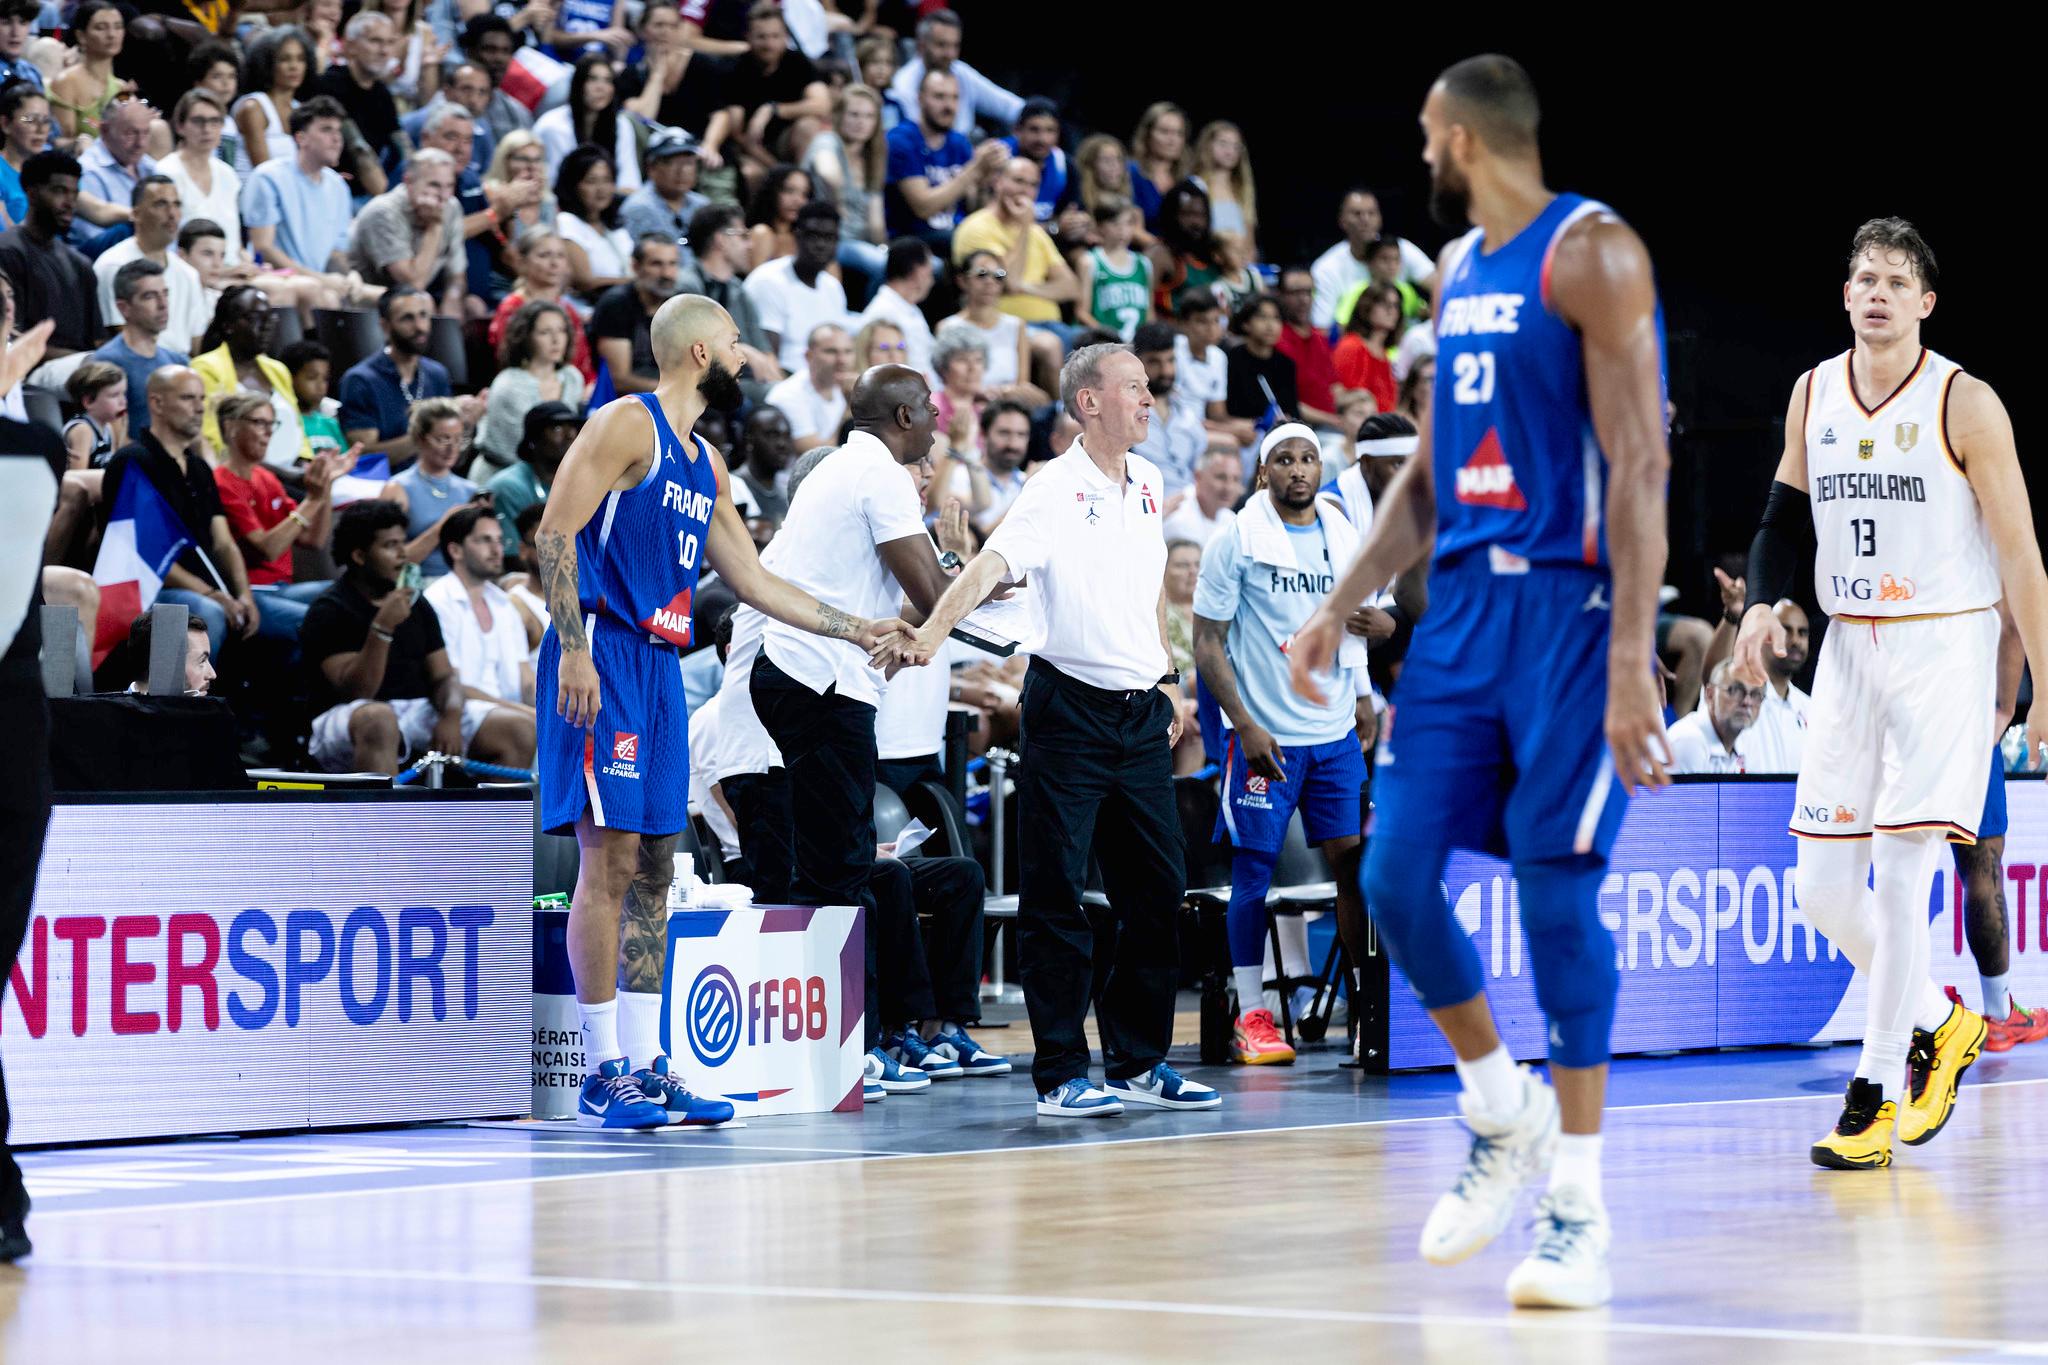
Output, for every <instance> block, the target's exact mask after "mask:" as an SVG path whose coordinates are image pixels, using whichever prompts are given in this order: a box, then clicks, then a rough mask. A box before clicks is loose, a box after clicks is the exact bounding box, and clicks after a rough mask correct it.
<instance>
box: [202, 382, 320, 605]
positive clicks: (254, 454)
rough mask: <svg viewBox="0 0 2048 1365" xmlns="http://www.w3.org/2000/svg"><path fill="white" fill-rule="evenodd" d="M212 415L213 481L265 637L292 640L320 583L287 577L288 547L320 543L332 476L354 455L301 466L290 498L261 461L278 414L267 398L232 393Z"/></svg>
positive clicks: (289, 558)
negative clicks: (298, 489) (300, 497)
mask: <svg viewBox="0 0 2048 1365" xmlns="http://www.w3.org/2000/svg"><path fill="white" fill-rule="evenodd" d="M214 420H215V422H216V423H217V424H218V425H219V427H220V432H221V436H222V446H221V461H220V463H219V464H217V465H215V466H214V470H213V483H214V487H215V489H216V490H217V491H218V492H219V494H220V505H221V511H222V513H223V514H224V515H225V516H226V517H227V519H228V529H229V530H230V531H232V532H233V533H234V537H235V544H236V545H237V546H238V547H240V549H241V552H242V561H243V563H244V564H245V565H247V567H248V574H249V587H250V590H251V591H252V592H253V593H254V595H255V599H256V603H257V606H258V607H259V608H260V609H261V612H262V621H261V632H260V633H261V634H262V635H263V636H264V637H265V638H266V639H273V640H284V641H288V642H290V643H293V644H296V643H297V642H298V638H299V623H300V622H301V621H303V620H305V619H306V608H307V606H308V605H310V604H311V603H312V602H313V601H314V599H316V598H318V597H319V596H320V595H321V594H322V593H324V592H326V591H327V583H326V582H325V581H324V580H322V581H318V582H312V583H293V582H292V547H293V546H295V545H306V546H311V547H314V548H318V549H324V548H325V547H326V545H327V535H328V531H329V530H330V529H331V527H330V524H329V523H330V518H331V516H332V514H333V511H334V506H333V501H332V494H333V488H334V480H335V479H336V478H337V477H338V476H340V475H342V474H345V473H347V472H348V469H349V467H350V466H351V465H353V464H354V463H355V461H354V459H353V458H352V457H351V456H349V455H348V454H347V453H346V452H343V451H331V452H329V453H327V454H325V455H322V456H321V457H320V458H319V459H316V460H314V461H313V462H312V463H310V464H308V465H307V466H306V467H305V471H304V478H305V484H306V500H305V501H304V502H298V501H295V500H294V499H293V498H292V497H291V495H290V494H288V493H287V492H285V487H284V485H283V484H282V483H280V482H278V478H277V475H276V474H274V473H273V472H271V471H270V470H269V469H267V468H265V467H264V463H263V460H264V454H265V452H266V451H267V450H268V449H269V447H270V436H271V432H272V431H273V429H275V427H276V426H277V415H276V414H275V413H273V412H272V411H271V408H270V400H269V399H267V398H265V397H264V396H263V395H262V394H258V393H248V392H246V391H245V392H240V393H231V394H228V395H227V396H225V397H224V398H222V399H221V400H220V401H219V403H217V404H216V405H215V411H214Z"/></svg>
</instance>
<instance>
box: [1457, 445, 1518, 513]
mask: <svg viewBox="0 0 2048 1365" xmlns="http://www.w3.org/2000/svg"><path fill="white" fill-rule="evenodd" d="M1457 496H1458V501H1459V502H1462V503H1464V504H1465V505H1466V506H1468V507H1498V508H1500V509H1502V510H1503V511H1507V512H1526V511H1527V510H1528V509H1529V503H1528V501H1527V500H1526V499H1525V498H1523V496H1522V490H1521V489H1520V488H1519V487H1517V486H1516V484H1515V468H1514V466H1513V465H1511V464H1509V463H1508V460H1507V456H1506V455H1505V454H1503V453H1502V451H1501V448H1500V434H1499V433H1498V432H1497V431H1495V430H1494V428H1492V427H1488V428H1487V429H1486V435H1484V436H1482V437H1480V438H1479V446H1478V448H1477V449H1475V450H1474V451H1473V452H1472V455H1471V458H1469V459H1467V460H1466V461H1465V463H1464V465H1463V466H1462V467H1461V468H1460V469H1459V470H1458V482H1457Z"/></svg>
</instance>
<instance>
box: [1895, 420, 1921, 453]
mask: <svg viewBox="0 0 2048 1365" xmlns="http://www.w3.org/2000/svg"><path fill="white" fill-rule="evenodd" d="M1919 440H1920V424H1919V423H1918V422H1901V423H1899V424H1898V425H1897V426H1895V427H1893V428H1892V444H1893V445H1895V446H1897V447H1898V448H1899V453H1900V454H1901V455H1903V454H1905V453H1906V452H1907V451H1909V450H1911V449H1912V448H1913V447H1914V446H1915V445H1916V444H1918V443H1919Z"/></svg>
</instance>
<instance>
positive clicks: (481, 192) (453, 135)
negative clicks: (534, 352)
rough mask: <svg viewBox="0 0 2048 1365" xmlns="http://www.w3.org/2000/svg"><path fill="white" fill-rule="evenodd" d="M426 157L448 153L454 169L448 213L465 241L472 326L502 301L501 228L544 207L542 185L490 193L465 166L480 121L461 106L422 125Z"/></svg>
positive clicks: (465, 305)
mask: <svg viewBox="0 0 2048 1365" xmlns="http://www.w3.org/2000/svg"><path fill="white" fill-rule="evenodd" d="M419 136H420V143H421V148H420V150H421V151H434V152H441V153H444V154H445V155H446V156H447V157H448V160H449V163H450V164H451V165H452V166H453V167H454V168H455V185H454V202H453V203H452V204H450V205H449V210H450V212H451V213H452V215H453V216H454V218H455V220H456V222H457V224H458V226H459V233H460V237H461V239H462V240H461V254H462V258H463V259H462V276H463V279H462V282H463V290H464V293H463V297H462V299H461V300H460V303H461V308H462V312H461V314H460V316H462V317H463V318H465V319H468V320H474V319H477V318H482V317H488V316H489V315H490V311H491V309H493V308H495V307H496V306H497V303H498V299H499V297H500V292H499V290H498V288H497V280H496V273H495V271H494V269H493V267H492V257H491V248H492V247H493V246H494V245H496V244H497V236H496V234H497V232H498V231H499V230H500V228H501V224H502V223H510V222H511V221H512V220H513V215H514V214H515V213H516V212H517V211H518V210H519V209H520V208H521V207H523V206H525V205H526V204H529V203H532V204H537V203H539V202H540V185H539V184H538V183H537V182H535V181H520V182H519V183H518V185H517V186H516V187H511V188H500V187H497V186H492V187H489V188H486V187H485V185H484V181H483V177H482V176H481V175H480V174H479V173H478V172H476V171H473V170H471V169H470V168H469V167H468V166H467V165H465V164H463V163H464V158H466V157H467V156H468V155H469V153H470V149H471V148H473V147H474V146H475V145H476V138H477V132H476V120H475V119H474V117H472V116H471V114H470V112H469V110H467V109H465V108H463V107H462V106H461V105H459V104H453V103H443V104H440V105H437V106H435V108H434V111H433V113H432V115H431V116H430V117H428V118H427V120H426V121H425V122H424V123H422V124H421V125H420V134H419Z"/></svg>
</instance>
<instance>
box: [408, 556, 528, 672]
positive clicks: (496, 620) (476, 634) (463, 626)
mask: <svg viewBox="0 0 2048 1365" xmlns="http://www.w3.org/2000/svg"><path fill="white" fill-rule="evenodd" d="M420 596H422V597H424V598H426V599H427V605H428V606H430V607H432V608H433V609H434V615H435V617H436V618H438V619H439V620H440V622H441V639H442V640H443V642H444V643H446V645H447V647H448V662H449V663H450V664H453V665H454V667H455V676H456V677H458V678H460V679H462V683H463V686H465V687H474V688H476V689H477V690H478V691H480V692H488V693H490V694H491V695H492V696H494V697H496V698H498V699H499V700H500V701H509V702H518V701H521V700H522V698H521V696H520V692H521V690H522V689H521V686H520V665H522V664H524V663H525V662H526V661H527V653H526V622H525V620H524V619H523V618H522V617H521V616H520V615H519V608H517V607H515V606H513V605H512V599H511V597H509V596H507V595H506V592H505V590H504V589H503V588H501V587H499V586H498V585H497V584H496V583H485V584H484V605H485V606H486V607H488V608H489V609H490V613H491V628H490V630H489V631H488V632H486V631H485V630H484V627H483V622H481V621H479V620H477V619H476V608H475V607H474V606H472V605H471V604H470V600H469V589H467V588H465V587H463V586H462V580H461V579H459V578H457V577H456V576H455V575H454V574H452V573H451V574H442V575H441V576H440V577H439V578H436V579H433V580H432V581H430V582H429V583H428V584H427V586H426V587H425V588H424V589H422V590H421V592H420Z"/></svg>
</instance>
